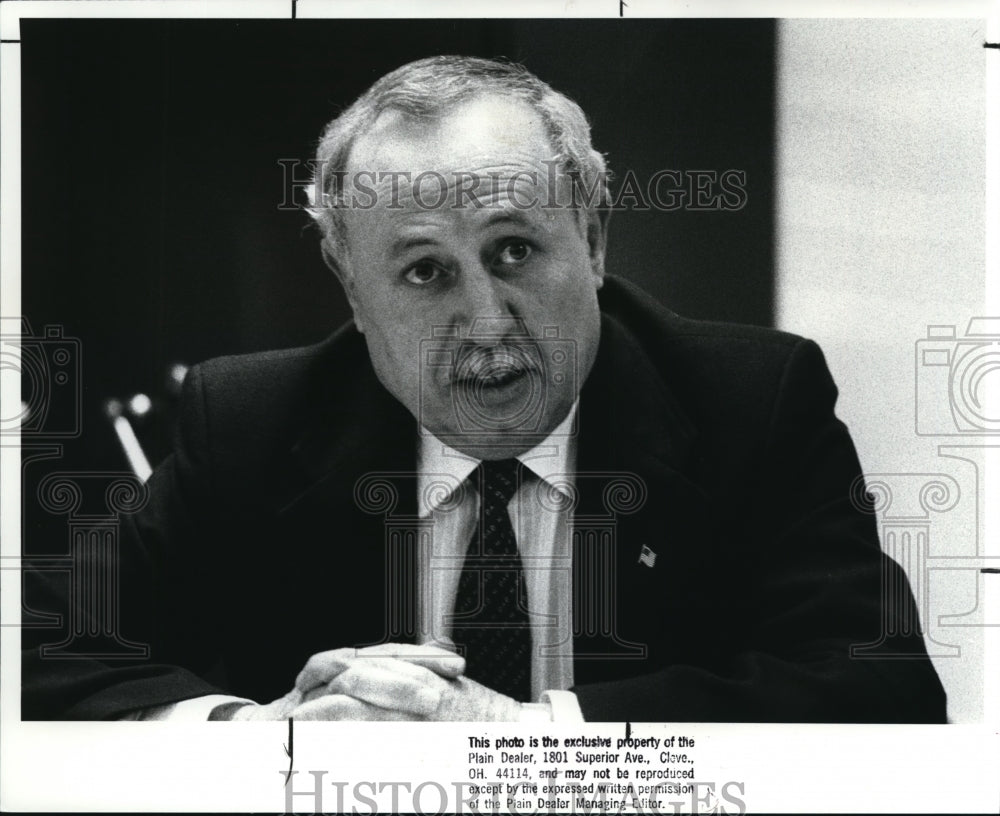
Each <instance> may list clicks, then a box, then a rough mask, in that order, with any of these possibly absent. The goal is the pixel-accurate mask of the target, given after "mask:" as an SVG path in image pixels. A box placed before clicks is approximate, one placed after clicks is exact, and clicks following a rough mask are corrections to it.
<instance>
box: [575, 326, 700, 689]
mask: <svg viewBox="0 0 1000 816" xmlns="http://www.w3.org/2000/svg"><path fill="white" fill-rule="evenodd" d="M579 427H580V432H579V441H578V454H577V463H578V466H577V486H578V490H579V504H578V506H577V509H576V512H575V514H574V559H573V561H574V563H573V573H574V574H573V578H574V602H575V603H576V604H577V605H578V607H577V608H575V609H574V619H575V626H574V632H575V634H574V656H575V658H574V674H575V680H576V682H577V683H586V682H597V681H601V680H610V679H614V678H617V677H623V676H628V675H630V674H636V673H641V672H643V671H648V670H650V663H659V662H661V661H662V660H663V657H664V644H672V646H673V647H676V648H680V649H681V650H683V644H682V641H683V640H684V639H685V638H686V637H687V634H686V633H685V632H684V631H682V630H681V629H680V626H679V625H683V623H684V618H685V616H686V613H685V612H683V608H684V607H685V605H687V604H688V603H689V600H690V592H689V591H688V589H686V588H685V586H684V583H685V579H686V577H687V576H690V575H692V574H696V573H695V572H694V571H693V564H692V561H695V560H699V559H701V558H703V557H704V556H705V555H706V551H705V550H704V548H703V546H702V539H703V538H704V535H703V534H704V527H705V518H706V514H707V499H706V495H705V492H704V490H703V489H702V487H701V486H700V485H699V484H698V483H697V481H696V479H695V477H694V476H693V473H694V471H695V470H696V467H695V465H696V461H695V456H694V454H695V451H696V442H697V437H698V433H697V429H696V428H695V426H694V424H693V423H692V422H691V420H690V419H689V418H688V417H687V416H686V415H685V413H684V411H683V410H682V408H681V406H680V404H679V402H678V401H677V399H676V398H675V396H674V394H673V393H672V392H671V390H670V387H669V384H668V383H667V382H665V381H664V379H663V377H662V376H661V375H660V374H659V372H658V371H657V370H656V369H655V367H654V366H653V365H652V362H651V361H650V359H649V357H648V356H647V355H646V353H645V352H644V351H643V349H642V347H641V346H640V345H639V343H638V341H637V340H636V339H635V338H634V337H633V336H632V335H631V333H630V332H629V331H628V330H627V329H625V328H624V326H623V325H622V324H621V323H620V322H618V321H617V320H616V319H615V318H614V317H611V316H609V315H607V314H605V315H602V328H601V345H600V348H599V350H598V357H597V360H596V361H595V363H594V367H593V369H592V371H591V375H590V377H589V378H588V379H587V382H586V385H585V386H584V389H583V392H582V394H581V400H580V423H579ZM643 547H647V548H648V554H647V558H646V559H645V560H644V561H640V556H641V555H642V553H643ZM650 562H652V563H650ZM609 572H610V573H613V574H611V575H609V574H608V573H609ZM595 573H596V575H595ZM670 619H674V622H675V623H676V624H678V626H671V625H670V623H669V620H670ZM602 622H603V623H602Z"/></svg>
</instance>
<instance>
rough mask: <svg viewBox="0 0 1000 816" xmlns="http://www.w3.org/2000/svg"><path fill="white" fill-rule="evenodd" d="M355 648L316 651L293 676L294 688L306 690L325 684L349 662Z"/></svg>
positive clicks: (355, 650)
mask: <svg viewBox="0 0 1000 816" xmlns="http://www.w3.org/2000/svg"><path fill="white" fill-rule="evenodd" d="M356 652H357V649H352V648H350V647H347V648H342V649H332V650H330V651H328V652H317V653H316V654H314V655H313V656H312V657H310V658H309V659H308V660H307V661H306V665H305V666H303V668H302V671H300V672H299V676H298V677H296V678H295V688H297V689H298V690H299V691H302V692H306V691H310V690H311V689H313V688H315V687H316V686H325V685H326V684H327V683H329V682H330V680H332V679H333V678H334V677H336V676H337V675H338V674H339V673H340V672H342V671H343V670H344V669H346V668H347V667H348V666H349V665H350V664H351V659H352V658H353V657H354V654H355V653H356Z"/></svg>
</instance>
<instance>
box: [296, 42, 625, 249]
mask: <svg viewBox="0 0 1000 816" xmlns="http://www.w3.org/2000/svg"><path fill="white" fill-rule="evenodd" d="M484 93H497V94H502V95H503V96H504V97H506V98H508V99H509V98H515V99H521V100H523V101H524V102H526V103H528V104H529V105H530V106H531V107H532V108H533V109H534V110H535V111H536V112H537V113H538V114H539V116H540V117H541V119H542V123H543V125H544V127H545V129H546V132H547V133H548V137H549V141H550V142H551V145H552V149H553V151H554V152H555V159H556V161H558V162H559V166H560V167H561V169H562V171H563V172H564V173H565V174H567V176H568V177H569V178H570V179H572V181H573V183H574V185H577V186H578V188H579V189H580V190H582V192H583V193H584V195H583V206H584V207H585V208H586V209H593V208H595V207H598V206H602V205H606V203H607V201H608V177H607V176H608V171H607V165H606V163H605V159H604V156H603V155H602V154H601V153H599V152H598V151H596V150H595V149H594V148H593V146H592V145H591V141H590V124H589V123H588V122H587V117H586V116H585V115H584V113H583V111H582V110H581V109H580V106H579V105H577V104H576V103H575V102H574V101H573V100H572V99H570V98H568V97H567V96H565V95H563V94H561V93H559V92H558V91H556V90H554V89H553V88H552V87H550V86H549V85H548V84H546V83H545V82H542V80H540V79H539V78H538V77H536V76H535V75H534V74H532V73H531V72H530V71H528V69H527V68H525V67H524V66H522V65H518V64H517V63H513V62H506V61H501V60H494V59H482V58H479V57H462V56H438V57H428V58H426V59H421V60H417V61H416V62H411V63H408V64H407V65H404V66H402V67H401V68H397V69H396V70H395V71H392V72H391V73H388V74H386V75H385V76H383V77H382V78H381V79H379V80H378V81H377V82H376V83H375V84H374V85H372V86H371V87H370V88H369V89H368V90H367V91H365V92H364V93H363V94H362V95H361V96H360V97H358V99H357V100H356V101H355V102H354V103H353V104H352V105H351V106H350V107H349V108H348V109H347V110H345V111H344V112H343V113H342V114H340V115H339V116H338V117H336V118H335V119H333V120H332V121H331V122H330V123H329V124H328V125H327V126H326V128H325V129H324V131H323V135H322V137H321V138H320V141H319V146H318V147H317V150H316V171H315V173H314V176H313V184H312V185H311V188H310V190H309V203H310V206H309V207H308V208H307V210H308V212H309V214H310V215H311V216H312V217H313V219H314V220H315V221H316V223H317V225H318V226H319V228H320V230H321V231H322V233H323V239H322V247H323V253H324V255H325V256H328V257H329V256H332V257H336V256H337V255H339V254H341V253H342V252H343V250H345V249H346V240H345V235H344V224H343V216H342V201H341V193H342V192H343V191H342V190H341V189H339V187H340V186H341V184H342V182H343V179H344V176H345V174H346V165H347V159H348V156H349V154H350V151H351V147H352V146H353V145H354V142H355V140H356V139H357V138H358V137H359V136H360V135H362V134H363V133H364V132H365V131H366V130H367V129H368V128H370V127H371V126H372V125H373V124H374V122H375V120H376V119H377V118H378V117H379V115H380V114H381V113H382V112H383V111H386V110H397V111H400V112H401V113H403V114H404V115H405V116H410V117H414V118H433V117H435V116H439V115H441V114H443V113H444V112H446V111H447V110H448V109H449V108H451V107H453V106H454V105H456V104H458V103H460V102H464V101H466V100H469V99H471V98H473V97H475V96H479V95H481V94H484ZM574 200H575V199H574Z"/></svg>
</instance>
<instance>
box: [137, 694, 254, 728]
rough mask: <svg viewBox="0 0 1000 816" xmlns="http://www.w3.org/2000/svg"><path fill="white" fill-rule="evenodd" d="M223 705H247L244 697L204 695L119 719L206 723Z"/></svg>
mask: <svg viewBox="0 0 1000 816" xmlns="http://www.w3.org/2000/svg"><path fill="white" fill-rule="evenodd" d="M223 703H248V704H249V705H254V701H253V700H247V699H246V698H245V697H231V696H229V695H228V694H206V695H204V696H203V697H194V698H193V699H191V700H181V701H179V702H176V703H168V704H167V705H161V706H151V707H150V708H144V709H142V710H141V711H132V712H129V713H128V714H126V715H125V716H123V717H121V719H123V720H172V721H175V722H208V715H209V714H211V713H212V710H213V709H214V708H215V707H216V706H220V705H222V704H223Z"/></svg>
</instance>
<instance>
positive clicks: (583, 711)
mask: <svg viewBox="0 0 1000 816" xmlns="http://www.w3.org/2000/svg"><path fill="white" fill-rule="evenodd" d="M318 167H319V171H318V177H317V184H316V189H315V190H314V196H313V201H312V208H311V212H312V214H313V215H314V217H315V218H316V220H317V222H318V224H319V226H320V228H321V230H322V232H323V244H322V246H323V254H324V257H325V259H326V261H327V263H328V264H329V265H330V267H331V268H332V269H333V271H334V272H335V273H336V275H337V277H338V278H339V280H340V281H341V283H342V284H343V287H344V290H345V292H346V294H347V297H348V299H349V301H350V305H351V308H352V310H353V314H354V320H353V322H352V323H351V324H349V325H347V326H344V327H342V328H341V329H340V330H339V331H338V332H337V333H336V334H334V335H333V336H332V337H331V338H330V339H328V340H327V341H325V342H323V343H321V344H319V345H317V346H315V347H311V348H307V349H293V350H288V351H282V352H274V353H269V354H263V355H253V356H248V357H241V358H228V359H222V360H214V361H210V362H208V363H205V364H203V365H201V366H198V367H196V368H195V369H193V370H192V371H191V373H190V374H189V376H188V379H187V382H186V384H185V399H184V404H183V407H182V411H181V420H180V428H179V432H178V436H177V442H176V446H175V451H174V453H173V454H172V456H171V457H170V458H169V459H168V460H167V461H166V462H165V463H164V464H163V465H162V466H161V467H160V468H158V470H157V471H156V473H155V474H154V475H153V477H152V479H151V480H150V484H149V490H150V501H149V504H148V505H147V507H146V508H145V509H144V510H142V511H141V512H140V513H138V514H136V515H135V516H134V517H128V518H126V519H125V520H124V521H123V529H122V534H121V535H122V541H121V554H120V575H121V584H122V588H121V601H120V604H121V610H122V611H121V616H120V620H121V622H122V628H123V630H124V634H125V635H126V636H127V637H128V638H129V639H130V640H132V641H135V642H140V643H148V644H150V646H151V660H149V661H112V660H100V659H95V658H91V659H87V660H75V661H56V660H46V659H44V658H42V657H40V656H39V652H38V649H37V648H32V647H29V648H28V649H27V650H26V652H25V658H24V665H25V684H24V696H23V712H24V716H25V717H28V718H32V717H54V716H55V717H79V718H166V717H180V716H188V717H196V718H201V719H206V718H211V719H284V718H286V717H295V718H298V719H429V720H534V719H539V720H550V719H556V720H573V719H577V720H578V719H581V718H583V719H586V720H647V721H677V720H691V721H712V720H739V721H792V722H794V721H847V722H854V721H858V722H860V721H865V722H871V721H884V722H933V721H938V722H939V721H943V720H944V717H945V710H944V694H943V691H942V689H941V686H940V683H939V681H938V679H937V676H936V674H935V672H934V670H933V668H932V666H931V664H930V662H929V660H928V659H927V656H926V653H925V651H924V648H923V643H922V639H921V636H920V633H919V630H917V629H915V627H913V626H909V627H907V626H906V625H905V624H904V621H905V620H916V610H915V608H914V606H913V601H912V598H911V597H910V595H909V590H908V588H906V584H905V579H903V578H902V573H901V571H900V570H899V568H898V566H896V565H895V564H894V563H892V562H891V561H890V560H889V559H887V558H886V557H885V556H884V555H882V553H881V552H880V548H879V544H878V539H877V536H876V531H875V527H874V521H873V518H872V516H871V515H870V514H866V513H864V512H863V508H862V509H859V507H857V506H856V504H855V503H854V502H852V500H851V495H852V490H853V489H855V485H856V479H857V477H858V475H859V473H860V467H859V464H858V461H857V457H856V455H855V452H854V448H853V446H852V444H851V441H850V438H849V436H848V434H847V431H846V429H845V427H844V426H843V424H842V423H840V422H839V421H838V420H837V419H836V418H835V416H834V413H833V406H834V402H835V399H836V388H835V386H834V384H833V382H832V380H831V378H830V376H829V373H828V372H827V370H826V367H825V364H824V362H823V358H822V355H821V353H820V351H819V349H818V348H817V347H816V346H815V345H814V344H813V343H811V342H809V341H806V340H802V339H801V338H797V337H793V336H791V335H787V334H782V333H778V332H774V331H767V330H763V329H754V328H747V327H735V326H726V325H721V324H707V323H697V322H692V321H687V320H684V319H682V318H679V317H677V316H676V315H673V314H671V313H670V312H668V311H667V310H665V309H663V308H661V307H659V306H658V305H656V304H654V303H652V302H651V301H650V299H649V298H648V297H647V296H645V295H644V294H642V293H641V292H639V291H638V290H637V289H635V288H634V287H632V286H631V285H628V284H626V283H625V282H622V281H617V280H612V279H610V278H607V277H606V276H605V273H604V254H605V244H606V231H607V210H606V209H603V208H602V207H601V205H602V204H603V203H605V201H606V190H605V187H604V184H605V176H606V173H605V167H604V161H603V158H602V157H601V155H600V154H599V153H597V152H596V151H594V149H593V148H592V147H591V144H590V133H589V127H588V125H587V122H586V119H585V117H584V116H583V113H582V112H581V111H580V109H579V108H578V107H577V106H576V105H575V104H574V103H573V102H571V101H570V100H568V99H566V98H565V97H563V96H562V95H560V94H558V93H556V92H555V91H553V90H552V89H551V88H549V87H548V86H547V85H545V84H544V83H542V82H541V81H540V80H538V79H537V78H535V77H534V76H532V75H531V74H529V73H528V72H526V71H525V70H523V69H522V68H520V67H518V66H513V65H509V64H506V63H500V62H494V61H488V60H481V59H471V58H460V57H439V58H432V59H428V60H422V61H419V62H416V63H412V64H410V65H406V66H403V67H402V68H400V69H398V70H397V71H395V72H393V73H391V74H389V75H387V76H386V77H383V78H382V79H380V80H379V81H378V82H376V83H375V85H374V86H373V87H372V88H371V89H369V90H368V91H367V92H366V93H365V94H364V95H363V96H362V97H361V98H360V99H359V100H358V101H357V102H355V104H354V105H352V106H351V108H349V109H348V110H347V111H346V112H345V113H344V114H343V115H341V116H340V117H339V118H338V119H336V120H335V121H334V122H332V123H331V125H330V126H329V127H328V129H327V131H326V133H325V134H324V136H323V139H322V140H321V143H320V147H319V152H318ZM883 585H885V586H897V587H898V586H902V587H903V588H904V591H903V596H902V599H901V600H900V601H899V602H898V603H894V604H891V605H889V604H883V599H882V592H881V587H882V586H883ZM36 608H37V605H36ZM903 655H905V656H907V657H908V659H905V660H904V659H899V658H900V656H903Z"/></svg>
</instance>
